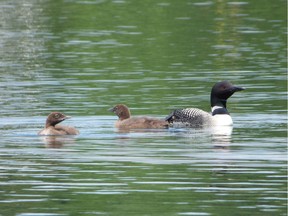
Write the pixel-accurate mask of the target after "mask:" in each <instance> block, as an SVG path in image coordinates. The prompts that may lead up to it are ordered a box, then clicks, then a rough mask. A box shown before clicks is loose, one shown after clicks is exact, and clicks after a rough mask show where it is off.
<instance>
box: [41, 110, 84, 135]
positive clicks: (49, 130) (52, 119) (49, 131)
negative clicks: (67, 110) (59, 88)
mask: <svg viewBox="0 0 288 216" xmlns="http://www.w3.org/2000/svg"><path fill="white" fill-rule="evenodd" d="M68 118H71V117H70V116H66V115H64V114H63V113H60V112H52V113H50V114H49V115H48V117H47V119H46V124H45V128H44V129H42V130H41V131H39V132H38V135H40V136H59V135H77V134H79V131H78V130H77V129H75V128H74V127H68V126H63V125H57V124H58V123H60V122H62V121H64V120H65V119H68Z"/></svg>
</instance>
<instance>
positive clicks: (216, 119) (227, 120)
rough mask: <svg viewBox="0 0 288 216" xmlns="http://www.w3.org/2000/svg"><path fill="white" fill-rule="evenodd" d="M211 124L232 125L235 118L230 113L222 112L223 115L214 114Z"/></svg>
mask: <svg viewBox="0 0 288 216" xmlns="http://www.w3.org/2000/svg"><path fill="white" fill-rule="evenodd" d="M211 120H212V122H211V125H215V126H232V125H233V120H232V118H231V116H230V115H228V114H227V115H226V114H222V115H214V116H212V119H211Z"/></svg>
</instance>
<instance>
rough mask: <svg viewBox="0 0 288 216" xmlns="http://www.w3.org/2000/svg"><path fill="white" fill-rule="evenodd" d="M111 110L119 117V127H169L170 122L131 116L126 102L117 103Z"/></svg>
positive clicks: (117, 123)
mask: <svg viewBox="0 0 288 216" xmlns="http://www.w3.org/2000/svg"><path fill="white" fill-rule="evenodd" d="M109 111H111V112H114V113H115V114H116V115H117V116H118V117H119V119H118V120H117V121H116V122H115V127H116V128H119V129H150V128H154V129H155V128H168V122H167V121H164V120H161V119H156V118H150V117H146V116H143V117H131V113H130V110H129V108H128V107H127V106H126V105H124V104H117V105H115V106H114V107H113V108H111V109H109Z"/></svg>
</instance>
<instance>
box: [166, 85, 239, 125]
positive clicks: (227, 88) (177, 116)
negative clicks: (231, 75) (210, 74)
mask: <svg viewBox="0 0 288 216" xmlns="http://www.w3.org/2000/svg"><path fill="white" fill-rule="evenodd" d="M242 90H244V88H242V87H237V86H234V85H232V84H231V83H230V82H228V81H222V82H218V83H216V84H215V85H214V86H213V87H212V90H211V95H210V103H211V111H212V113H208V112H205V111H203V110H201V109H198V108H185V109H176V110H174V111H173V112H172V113H170V115H168V116H167V117H166V119H165V120H166V121H168V122H169V124H170V126H172V127H204V126H232V125H233V121H232V118H231V116H230V115H229V112H228V110H227V108H226V102H227V100H228V98H229V97H231V96H232V95H233V94H234V93H235V92H237V91H242Z"/></svg>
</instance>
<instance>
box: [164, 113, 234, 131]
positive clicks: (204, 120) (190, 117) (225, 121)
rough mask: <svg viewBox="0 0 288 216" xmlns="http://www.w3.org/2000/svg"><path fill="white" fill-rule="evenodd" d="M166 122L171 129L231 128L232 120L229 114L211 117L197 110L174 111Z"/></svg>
mask: <svg viewBox="0 0 288 216" xmlns="http://www.w3.org/2000/svg"><path fill="white" fill-rule="evenodd" d="M165 120H166V121H168V122H169V124H170V126H173V127H193V128H199V127H206V126H231V125H233V121H232V118H231V116H230V115H229V114H217V115H214V116H212V115H211V114H210V113H208V112H205V111H203V110H201V109H198V108H185V109H176V110H174V111H173V112H172V113H170V115H169V116H167V117H166V119H165Z"/></svg>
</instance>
